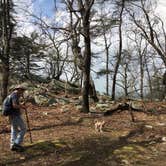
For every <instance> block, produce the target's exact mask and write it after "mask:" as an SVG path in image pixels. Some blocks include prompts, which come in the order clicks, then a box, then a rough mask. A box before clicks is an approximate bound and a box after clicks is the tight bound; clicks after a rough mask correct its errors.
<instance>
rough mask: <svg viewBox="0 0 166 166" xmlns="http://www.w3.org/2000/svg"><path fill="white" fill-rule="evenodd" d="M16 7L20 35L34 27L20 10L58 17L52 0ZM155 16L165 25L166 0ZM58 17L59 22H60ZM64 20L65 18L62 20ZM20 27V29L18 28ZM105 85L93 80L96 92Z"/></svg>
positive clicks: (19, 1) (22, 0) (24, 1)
mask: <svg viewBox="0 0 166 166" xmlns="http://www.w3.org/2000/svg"><path fill="white" fill-rule="evenodd" d="M59 1H60V0H56V3H57V8H60V7H61V6H60V4H59V3H58V2H59ZM14 2H15V3H16V5H17V6H18V11H17V13H19V14H17V19H18V20H20V21H19V22H20V25H19V28H18V29H19V30H18V33H19V34H20V35H22V34H26V35H28V34H30V33H31V32H33V31H34V30H35V29H36V27H35V26H34V25H33V24H31V23H29V22H31V18H30V17H28V16H27V15H26V14H25V12H24V11H23V10H22V8H24V9H28V10H29V11H30V12H32V13H35V14H38V15H41V14H42V15H44V17H45V19H48V18H53V17H55V18H57V19H58V17H56V15H58V12H57V11H56V12H55V3H54V0H14ZM156 14H157V15H159V16H160V17H161V18H162V20H163V21H164V22H165V25H166V0H158V6H157V8H156ZM61 18H64V16H63V17H60V19H59V21H60V20H61ZM64 19H65V18H64ZM20 27H21V28H20ZM103 84H105V78H104V79H103V83H102V84H101V80H99V79H97V80H95V85H96V87H97V90H99V91H102V92H104V91H105V87H104V86H103Z"/></svg>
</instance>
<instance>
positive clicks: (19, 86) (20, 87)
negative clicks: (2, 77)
mask: <svg viewBox="0 0 166 166" xmlns="http://www.w3.org/2000/svg"><path fill="white" fill-rule="evenodd" d="M18 89H21V90H27V88H26V87H25V86H23V85H17V86H16V87H15V88H13V90H18Z"/></svg>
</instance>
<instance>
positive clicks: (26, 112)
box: [24, 108, 33, 143]
mask: <svg viewBox="0 0 166 166" xmlns="http://www.w3.org/2000/svg"><path fill="white" fill-rule="evenodd" d="M24 110H25V115H26V120H27V125H28V130H29V136H30V142H31V143H33V141H32V134H31V128H30V124H29V118H28V111H27V109H26V108H25V109H24Z"/></svg>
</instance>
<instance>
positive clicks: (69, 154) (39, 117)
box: [0, 86, 166, 166]
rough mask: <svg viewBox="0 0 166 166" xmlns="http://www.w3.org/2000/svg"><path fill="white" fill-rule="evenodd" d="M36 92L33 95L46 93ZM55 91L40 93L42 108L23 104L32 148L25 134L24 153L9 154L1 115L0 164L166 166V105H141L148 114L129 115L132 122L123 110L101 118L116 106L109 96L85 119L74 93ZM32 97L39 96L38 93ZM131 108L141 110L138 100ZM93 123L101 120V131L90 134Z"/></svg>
mask: <svg viewBox="0 0 166 166" xmlns="http://www.w3.org/2000/svg"><path fill="white" fill-rule="evenodd" d="M38 87H39V88H38V89H37V88H36V91H37V90H39V89H42V88H43V89H45V88H46V87H45V86H42V88H41V86H38ZM48 88H49V87H48ZM56 92H57V93H55V92H54V93H50V91H49V90H48V91H47V90H46V89H45V93H44V94H45V96H46V97H47V98H48V99H49V100H47V102H46V100H45V102H46V103H45V102H44V101H43V102H44V103H43V102H42V103H33V102H32V101H33V100H30V99H29V98H28V100H27V104H26V105H27V108H28V116H29V121H30V127H31V133H32V139H33V143H32V144H31V143H30V140H29V133H28V132H27V133H26V137H25V141H24V146H25V147H26V150H25V151H24V152H21V153H16V152H11V151H10V149H9V140H10V126H9V122H8V119H7V118H6V117H2V116H0V137H1V141H0V154H1V155H0V165H4V166H5V165H13V166H15V165H25V166H28V165H29V166H35V165H42V166H55V165H58V166H91V165H95V166H119V165H122V166H123V165H126V166H133V165H134V166H140V165H146V166H147V165H149V166H158V165H160V166H164V165H165V163H166V159H165V155H166V150H165V149H166V123H165V122H166V115H165V112H166V103H165V102H145V105H146V108H148V109H147V110H151V112H146V111H144V112H138V111H135V112H133V115H134V119H135V122H132V119H131V115H130V112H129V111H128V110H123V111H121V110H119V111H116V112H114V113H113V114H112V115H109V116H103V114H102V112H104V111H106V110H108V109H109V107H112V106H114V105H115V104H116V103H115V102H113V101H111V100H110V99H109V97H106V96H99V102H98V103H94V102H93V101H91V106H90V110H91V111H92V112H93V113H89V114H84V113H80V108H81V97H80V95H79V94H72V93H68V94H65V92H60V91H59V92H58V91H56ZM29 93H30V91H29ZM48 93H49V95H48ZM37 94H38V96H41V97H43V96H44V94H43V91H42V92H40V93H39V92H38V93H36V95H37ZM42 94H43V95H42ZM27 96H28V95H27ZM50 99H51V100H50ZM53 99H54V100H53ZM30 101H31V102H30ZM48 101H49V102H48ZM50 101H52V102H50ZM118 102H120V101H118ZM32 103H33V104H32ZM48 103H49V104H48ZM133 104H134V105H135V106H134V107H137V108H138V107H139V108H142V105H143V104H142V102H141V101H134V102H133ZM94 112H95V113H94ZM23 116H24V117H25V115H24V113H23ZM25 119H26V118H25ZM96 119H97V120H99V121H102V120H104V121H105V125H104V127H103V132H97V131H95V125H94V120H96Z"/></svg>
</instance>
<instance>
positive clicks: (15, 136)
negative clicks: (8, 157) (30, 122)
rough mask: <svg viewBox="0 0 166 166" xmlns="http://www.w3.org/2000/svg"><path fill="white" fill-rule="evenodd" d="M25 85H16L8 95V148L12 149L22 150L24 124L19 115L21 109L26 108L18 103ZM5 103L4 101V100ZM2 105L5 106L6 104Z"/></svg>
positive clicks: (24, 131)
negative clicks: (9, 132) (9, 106)
mask: <svg viewBox="0 0 166 166" xmlns="http://www.w3.org/2000/svg"><path fill="white" fill-rule="evenodd" d="M25 90H26V88H25V87H23V86H21V85H19V86H16V87H15V88H14V89H13V90H12V92H11V94H10V95H9V96H8V98H9V99H10V103H11V108H10V109H11V112H10V114H9V121H10V124H11V142H10V149H11V150H12V151H23V147H22V146H21V143H22V142H23V139H24V135H25V133H26V125H25V123H24V120H23V119H22V117H21V110H22V109H26V107H25V105H22V104H20V101H19V99H20V97H21V96H23V93H24V91H25ZM4 103H5V102H4ZM4 107H7V104H6V106H5V104H4Z"/></svg>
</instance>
